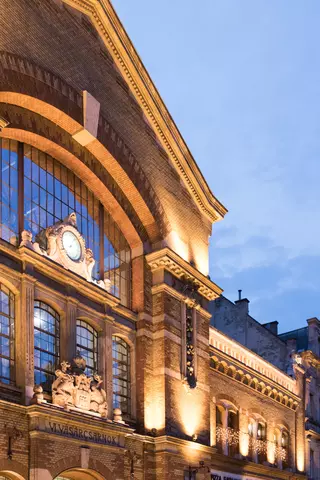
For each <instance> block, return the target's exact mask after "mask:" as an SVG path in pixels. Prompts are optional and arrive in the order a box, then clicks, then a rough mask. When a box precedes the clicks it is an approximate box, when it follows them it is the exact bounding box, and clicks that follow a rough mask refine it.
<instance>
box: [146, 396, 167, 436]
mask: <svg viewBox="0 0 320 480" xmlns="http://www.w3.org/2000/svg"><path fill="white" fill-rule="evenodd" d="M144 413H145V420H144V422H145V427H146V429H147V430H152V429H153V428H155V429H157V430H161V429H162V428H164V426H165V400H164V395H161V393H160V392H158V391H157V389H156V388H154V389H151V392H149V393H148V395H147V397H146V402H145V411H144Z"/></svg>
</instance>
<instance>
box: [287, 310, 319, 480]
mask: <svg viewBox="0 0 320 480" xmlns="http://www.w3.org/2000/svg"><path fill="white" fill-rule="evenodd" d="M307 323H308V325H307V326H306V327H303V328H299V329H297V330H292V331H291V332H286V333H282V334H280V335H279V338H281V340H283V341H284V342H286V344H287V346H288V350H289V352H290V354H291V356H295V357H297V359H298V361H299V363H300V365H301V366H302V367H303V368H304V370H305V372H306V387H305V407H306V465H307V473H308V476H309V478H310V479H312V480H320V321H319V320H318V318H310V319H309V320H307Z"/></svg>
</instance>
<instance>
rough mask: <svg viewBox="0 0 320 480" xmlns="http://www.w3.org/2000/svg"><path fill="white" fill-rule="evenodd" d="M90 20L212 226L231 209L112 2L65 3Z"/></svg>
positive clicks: (74, 0) (73, 0) (83, 0)
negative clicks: (200, 164)
mask: <svg viewBox="0 0 320 480" xmlns="http://www.w3.org/2000/svg"><path fill="white" fill-rule="evenodd" d="M62 1H63V2H64V3H66V4H68V5H70V6H71V7H73V8H75V9H77V10H80V11H81V12H82V13H84V14H85V15H87V16H88V17H90V19H91V20H92V22H93V24H94V26H95V28H96V29H97V31H98V33H99V35H100V37H101V39H102V40H103V42H104V43H105V45H106V46H107V48H108V50H109V51H110V53H111V55H112V57H113V59H114V61H115V63H116V65H117V67H118V68H119V71H120V72H121V73H122V75H123V77H124V78H125V79H126V81H127V83H128V85H129V88H130V90H131V93H132V94H133V95H134V97H135V98H136V100H137V102H138V103H139V105H140V106H141V108H142V110H143V112H144V114H145V116H146V118H147V119H148V121H149V123H150V125H151V127H152V128H153V130H154V131H155V133H156V135H157V138H158V140H159V142H160V143H161V145H162V146H163V148H164V149H165V151H166V152H167V154H168V156H169V158H170V159H171V162H172V164H173V166H174V168H175V169H176V170H177V172H178V174H179V176H180V178H181V179H182V181H183V183H184V184H185V186H186V187H187V189H188V191H189V193H190V194H191V196H192V198H193V199H194V201H195V203H196V205H197V206H198V208H199V210H200V211H201V212H202V214H203V215H205V217H207V218H208V219H209V220H210V221H211V223H214V222H216V221H218V220H221V219H222V218H223V217H224V215H225V214H226V213H227V209H226V208H225V207H224V206H223V205H222V203H220V202H219V200H218V199H217V198H216V197H215V196H214V195H213V193H212V192H211V190H210V188H209V186H208V184H207V182H206V180H205V178H204V176H203V175H202V173H201V171H200V169H199V167H198V165H197V163H196V161H195V160H194V158H193V156H192V154H191V152H190V150H189V149H188V147H187V145H186V143H185V141H184V139H183V137H182V135H181V133H180V132H179V130H178V128H177V126H176V124H175V123H174V120H173V119H172V117H171V115H170V113H169V112H168V110H167V108H166V106H165V104H164V102H163V100H162V98H161V96H160V94H159V92H158V90H157V88H156V87H155V85H154V83H153V82H152V80H151V78H150V76H149V74H148V72H147V70H146V68H145V67H144V65H143V63H142V61H141V59H140V57H139V55H138V53H137V51H136V49H135V48H134V46H133V44H132V42H131V40H130V38H129V36H128V34H127V33H126V31H125V29H124V27H123V25H122V23H121V21H120V19H119V17H118V15H117V13H116V12H115V9H114V8H113V6H112V5H111V3H110V0H62Z"/></svg>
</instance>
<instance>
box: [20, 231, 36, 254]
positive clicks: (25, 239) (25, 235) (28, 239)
mask: <svg viewBox="0 0 320 480" xmlns="http://www.w3.org/2000/svg"><path fill="white" fill-rule="evenodd" d="M20 247H28V248H31V249H32V250H33V243H32V233H31V232H29V231H28V230H23V231H22V232H21V243H20Z"/></svg>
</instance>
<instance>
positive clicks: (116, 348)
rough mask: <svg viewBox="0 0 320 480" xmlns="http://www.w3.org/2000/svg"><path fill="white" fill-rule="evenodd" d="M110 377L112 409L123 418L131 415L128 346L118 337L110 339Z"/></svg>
mask: <svg viewBox="0 0 320 480" xmlns="http://www.w3.org/2000/svg"><path fill="white" fill-rule="evenodd" d="M112 358H113V364H112V375H113V403H114V408H120V409H121V411H122V413H123V415H124V416H129V415H130V413H131V378H130V377H131V371H130V346H129V345H128V344H127V343H126V342H125V341H124V340H123V339H122V338H120V337H118V336H116V335H114V336H113V337H112Z"/></svg>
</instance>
